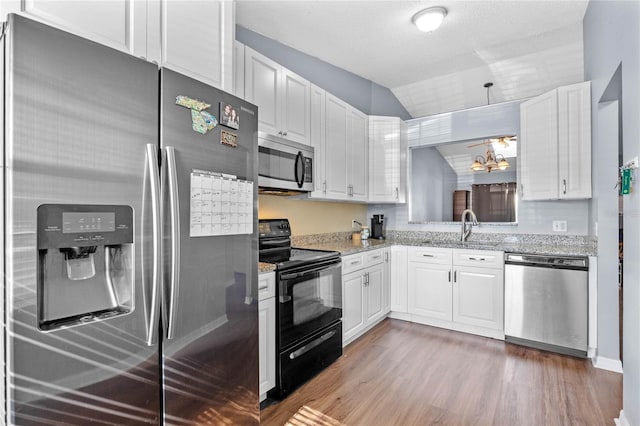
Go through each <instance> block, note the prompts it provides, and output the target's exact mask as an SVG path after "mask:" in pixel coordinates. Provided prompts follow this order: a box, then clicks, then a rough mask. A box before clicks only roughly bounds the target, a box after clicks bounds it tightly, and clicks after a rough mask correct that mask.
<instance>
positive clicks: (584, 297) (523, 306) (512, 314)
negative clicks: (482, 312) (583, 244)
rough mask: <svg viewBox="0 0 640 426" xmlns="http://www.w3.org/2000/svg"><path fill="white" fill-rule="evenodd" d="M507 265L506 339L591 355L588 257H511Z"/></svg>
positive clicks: (523, 255) (575, 354)
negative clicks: (589, 340) (588, 349)
mask: <svg viewBox="0 0 640 426" xmlns="http://www.w3.org/2000/svg"><path fill="white" fill-rule="evenodd" d="M504 263H505V267H504V287H505V288H504V309H505V311H504V323H505V330H504V332H505V340H506V341H507V342H511V343H516V344H520V345H525V346H531V347H535V348H539V349H545V350H550V351H553V352H560V353H563V354H567V355H573V356H579V357H586V356H587V343H588V342H587V338H588V295H589V288H588V274H589V273H588V270H589V260H588V258H586V257H573V256H541V255H531V254H519V253H506V254H505V262H504Z"/></svg>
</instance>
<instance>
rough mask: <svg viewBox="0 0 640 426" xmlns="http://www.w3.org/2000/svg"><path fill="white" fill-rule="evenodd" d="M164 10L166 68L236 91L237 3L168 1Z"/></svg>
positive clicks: (163, 56)
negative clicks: (234, 78)
mask: <svg viewBox="0 0 640 426" xmlns="http://www.w3.org/2000/svg"><path fill="white" fill-rule="evenodd" d="M134 3H135V2H134ZM162 7H163V13H162V33H161V34H162V62H161V63H162V65H166V66H168V67H169V68H171V69H174V70H176V71H178V72H181V73H183V74H186V75H189V76H191V77H193V78H196V79H198V80H200V81H204V82H205V83H208V84H210V85H212V86H214V87H217V88H219V89H222V90H226V91H227V92H231V91H233V85H232V80H233V77H232V76H233V35H234V30H233V25H234V22H233V3H231V2H228V1H221V0H215V1H171V0H164V1H163V2H162ZM213 107H214V111H215V106H213Z"/></svg>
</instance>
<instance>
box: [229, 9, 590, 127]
mask: <svg viewBox="0 0 640 426" xmlns="http://www.w3.org/2000/svg"><path fill="white" fill-rule="evenodd" d="M587 4H588V0H556V1H538V0H535V1H533V0H532V1H527V0H509V1H507V0H493V1H490V0H475V1H459V0H443V1H431V0H430V1H408V0H394V1H388V0H378V1H348V0H343V1H324V0H315V1H300V0H298V1H293V0H290V1H270V0H238V1H237V6H236V22H237V23H238V24H239V25H241V26H243V27H245V28H248V29H250V30H252V31H255V32H257V33H259V34H262V35H264V36H266V37H268V38H271V39H274V40H276V41H279V42H280V43H282V44H285V45H287V46H290V47H292V48H294V49H297V50H300V51H303V52H305V53H307V54H309V55H311V56H314V57H317V58H319V59H321V60H323V61H326V62H329V63H331V64H333V65H335V66H338V67H340V68H343V69H345V70H347V71H350V72H352V73H354V74H357V75H360V76H362V77H364V78H367V79H369V80H371V81H374V82H376V83H378V84H380V85H382V86H385V87H388V88H389V89H391V90H392V91H393V93H394V94H395V95H396V97H397V98H398V99H399V100H400V102H401V103H402V104H403V105H404V107H405V108H406V109H407V111H409V113H410V114H411V115H412V116H413V117H421V116H425V115H431V114H435V113H439V112H445V111H453V110H457V109H463V108H469V107H473V106H479V105H484V104H486V102H487V94H486V89H485V88H484V87H483V84H484V83H485V82H487V81H492V82H494V87H493V88H492V89H491V103H495V102H502V101H507V100H514V99H522V98H526V97H530V96H533V95H536V94H539V93H542V92H545V91H547V90H549V89H552V88H554V87H557V86H559V85H563V84H570V83H574V82H578V81H582V80H583V75H584V72H583V52H582V19H583V17H584V14H585V12H586V8H587ZM431 6H444V7H446V8H447V9H448V11H449V12H448V15H447V17H446V18H445V21H444V23H443V24H442V26H441V27H440V28H438V29H437V30H436V31H434V32H433V33H422V32H420V31H418V30H417V29H416V28H415V26H414V25H413V24H412V23H411V18H412V16H413V15H414V14H415V13H416V12H418V11H420V10H422V9H424V8H426V7H431Z"/></svg>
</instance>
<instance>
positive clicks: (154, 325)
mask: <svg viewBox="0 0 640 426" xmlns="http://www.w3.org/2000/svg"><path fill="white" fill-rule="evenodd" d="M146 148H147V164H148V165H149V179H150V183H151V213H152V216H153V273H152V285H151V309H150V310H149V322H148V323H147V342H146V343H147V345H148V346H153V345H155V344H156V342H157V337H158V336H157V333H158V322H159V315H160V277H161V276H162V269H161V266H162V265H161V263H160V256H161V254H162V253H161V252H162V245H161V244H162V239H161V236H160V170H159V166H158V148H157V145H155V144H147V147H146Z"/></svg>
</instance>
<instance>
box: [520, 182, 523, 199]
mask: <svg viewBox="0 0 640 426" xmlns="http://www.w3.org/2000/svg"><path fill="white" fill-rule="evenodd" d="M522 197H524V184H522V183H521V184H520V198H522Z"/></svg>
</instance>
